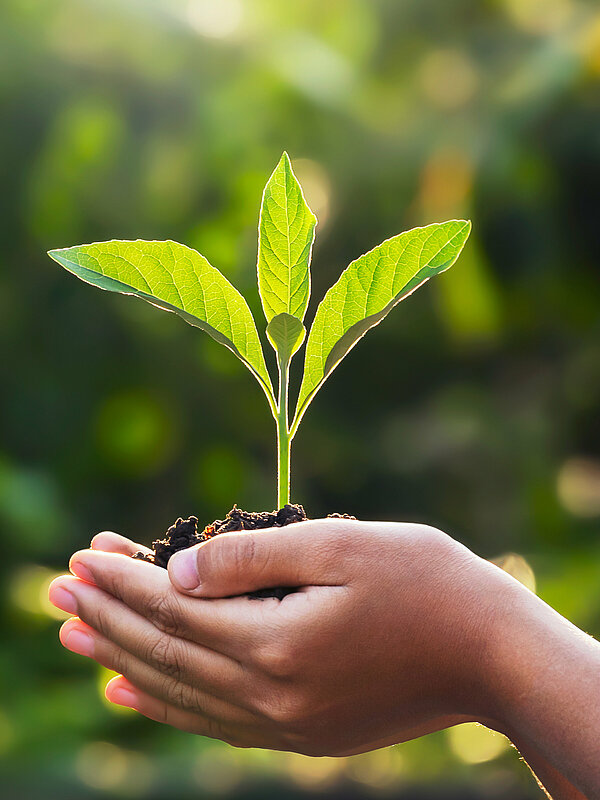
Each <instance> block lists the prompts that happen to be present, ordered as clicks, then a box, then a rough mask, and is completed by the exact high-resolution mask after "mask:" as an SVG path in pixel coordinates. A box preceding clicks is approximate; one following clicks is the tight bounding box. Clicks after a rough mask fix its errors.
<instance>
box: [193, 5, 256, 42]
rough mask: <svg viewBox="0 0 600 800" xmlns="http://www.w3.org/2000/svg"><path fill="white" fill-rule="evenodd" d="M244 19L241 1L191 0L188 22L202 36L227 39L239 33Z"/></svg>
mask: <svg viewBox="0 0 600 800" xmlns="http://www.w3.org/2000/svg"><path fill="white" fill-rule="evenodd" d="M242 19H243V6H242V4H241V2H240V0H189V2H188V5H187V20H188V22H189V24H190V25H191V27H192V28H194V30H195V31H197V32H198V33H199V34H201V35H202V36H207V37H209V38H212V39H225V38H227V37H228V36H232V35H233V34H234V33H236V32H237V31H238V29H239V28H240V26H241V23H242Z"/></svg>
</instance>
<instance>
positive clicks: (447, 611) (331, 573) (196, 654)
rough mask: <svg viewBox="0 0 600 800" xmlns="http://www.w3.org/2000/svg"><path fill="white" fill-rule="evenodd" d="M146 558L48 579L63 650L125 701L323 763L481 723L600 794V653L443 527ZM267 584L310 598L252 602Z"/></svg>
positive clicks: (307, 531)
mask: <svg viewBox="0 0 600 800" xmlns="http://www.w3.org/2000/svg"><path fill="white" fill-rule="evenodd" d="M292 530H293V531H294V533H293V535H292V533H291V531H292ZM138 549H140V546H139V545H137V544H134V543H132V542H130V541H129V540H127V539H124V538H123V537H121V536H118V535H117V534H113V533H102V534H99V535H98V536H96V537H95V538H94V539H93V541H92V548H91V549H90V550H84V551H80V552H78V553H75V555H74V556H73V557H72V559H71V563H70V569H71V572H72V573H73V575H72V576H62V577H60V578H57V579H56V580H55V581H54V582H53V584H52V586H51V587H50V599H51V601H52V602H53V603H54V604H55V605H56V606H58V607H59V608H62V609H63V610H65V611H67V612H68V613H72V614H76V615H77V616H75V617H74V618H73V619H70V620H68V621H67V622H66V623H65V624H64V625H63V627H62V629H61V631H60V638H61V642H62V643H63V645H64V646H65V647H67V648H68V649H70V650H72V651H73V652H76V653H79V654H81V655H85V656H88V657H90V658H93V659H95V660H96V661H98V662H99V663H101V664H103V665H104V666H106V667H108V668H110V669H112V670H115V671H116V672H118V673H120V675H119V677H117V678H114V679H113V680H112V681H111V682H110V683H109V684H108V686H107V689H106V695H107V697H108V699H109V700H111V701H112V702H115V703H118V704H121V705H127V706H130V707H131V708H134V709H136V710H137V711H139V712H140V713H141V714H144V715H145V716H147V717H150V718H151V719H154V720H157V721H160V722H165V723H167V724H169V725H173V726H174V727H177V728H180V729H181V730H185V731H189V732H192V733H196V734H201V735H205V736H210V737H213V738H217V739H222V740H223V741H226V742H228V743H230V744H232V745H235V746H237V747H262V748H268V749H274V750H291V751H295V752H300V753H305V754H308V755H312V756H323V755H328V756H343V755H351V754H355V753H362V752H365V751H368V750H373V749H376V748H379V747H384V746H386V745H391V744H395V743H399V742H404V741H407V740H409V739H414V738H416V737H419V736H422V735H424V734H427V733H430V732H432V731H436V730H441V729H443V728H447V727H450V726H452V725H456V724H458V723H461V722H467V721H479V722H481V723H483V724H485V725H487V726H488V727H491V728H494V729H495V730H497V731H500V732H501V733H503V734H505V735H506V736H508V738H509V739H510V740H511V741H512V742H513V743H514V744H515V746H516V747H517V748H518V749H519V750H520V752H521V753H522V755H523V756H524V758H525V759H526V760H527V761H528V763H529V764H530V766H531V768H532V770H534V771H535V773H536V775H537V777H538V780H539V781H540V784H541V785H543V787H544V789H545V790H546V792H547V794H548V796H551V797H553V798H555V800H578V799H579V798H585V797H588V798H597V797H600V759H599V758H598V743H597V742H598V734H599V732H600V702H599V701H600V644H598V642H596V641H594V640H593V639H592V638H591V637H589V636H587V635H586V634H584V633H582V632H581V631H579V630H578V629H577V628H575V627H574V626H572V625H571V624H570V623H569V622H568V621H567V620H565V619H564V618H563V617H561V616H560V615H559V614H557V613H556V612H555V611H553V610H552V609H551V608H550V607H549V606H547V605H546V604H545V603H543V601H541V600H540V599H539V598H537V597H536V596H535V595H533V594H532V593H531V592H529V591H528V590H527V589H525V588H524V587H523V586H521V584H519V583H518V582H517V581H515V580H513V579H512V578H511V577H510V576H509V575H507V574H506V573H505V572H503V571H502V570H500V569H498V568H497V567H495V566H494V565H492V564H490V563H489V562H487V561H484V560H482V559H480V558H479V557H478V556H476V555H474V554H473V553H472V552H470V551H469V550H468V549H467V548H465V547H463V546H462V545H460V544H459V543H458V542H456V541H454V540H453V539H451V538H450V537H448V536H446V535H445V534H444V533H442V532H441V531H439V530H436V529H435V528H430V527H428V526H423V525H413V524H406V523H382V522H359V521H351V520H338V519H327V520H314V521H310V522H304V523H302V535H301V536H300V535H298V532H297V531H295V526H293V528H287V529H286V528H284V529H271V530H266V531H259V532H256V533H241V534H235V533H234V534H221V535H220V536H218V537H215V538H214V539H212V540H209V541H208V542H206V543H204V544H202V545H199V546H197V547H195V548H191V549H190V550H187V551H184V552H181V553H178V554H176V555H175V556H174V557H173V558H172V559H171V562H170V564H169V571H168V572H167V571H166V570H163V569H160V568H158V567H155V566H154V565H152V564H148V563H146V562H141V561H134V560H132V559H130V558H128V556H129V555H130V554H131V553H133V552H135V551H137V550H138ZM142 549H143V548H142ZM198 581H200V584H199V585H196V586H194V584H198ZM270 586H298V587H301V588H300V589H299V591H298V592H296V593H294V594H291V595H289V596H287V597H285V598H284V599H283V600H282V601H279V600H277V599H275V598H270V599H266V600H263V601H257V600H251V599H249V598H248V597H245V596H241V595H243V594H244V593H246V592H249V591H253V590H256V589H260V588H265V587H270Z"/></svg>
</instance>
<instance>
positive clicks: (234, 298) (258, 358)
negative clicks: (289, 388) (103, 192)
mask: <svg viewBox="0 0 600 800" xmlns="http://www.w3.org/2000/svg"><path fill="white" fill-rule="evenodd" d="M48 255H50V256H51V258H53V259H54V260H55V261H57V262H58V263H59V264H61V266H63V267H64V268H65V269H67V270H68V271H69V272H72V273H73V274H74V275H76V276H77V277H78V278H81V280H83V281H86V283H91V284H93V285H94V286H98V287H99V288H100V289H106V290H108V291H110V292H120V293H122V294H132V295H135V296H136V297H141V298H142V299H143V300H146V301H147V302H149V303H152V305H154V306H157V307H158V308H162V309H164V310H165V311H173V312H175V314H178V315H179V316H180V317H181V318H182V319H184V320H185V321H186V322H187V323H189V324H190V325H194V326H195V327H197V328H200V329H201V330H203V331H206V333H208V334H209V335H210V336H212V338H213V339H215V340H216V341H217V342H220V344H223V345H225V347H228V348H229V349H230V350H231V351H232V352H233V353H235V354H236V356H238V358H240V359H241V360H242V361H243V363H244V364H245V365H246V366H247V367H248V369H249V370H250V371H251V372H252V373H253V375H254V376H255V377H256V378H257V379H258V381H259V382H260V384H261V386H262V388H263V389H264V391H265V393H266V394H267V398H268V399H269V404H271V399H273V402H274V398H273V388H272V385H271V379H270V378H269V373H268V372H267V367H266V364H265V359H264V355H263V351H262V347H261V344H260V340H259V338H258V332H257V330H256V325H255V323H254V318H253V317H252V313H251V311H250V309H249V308H248V304H247V303H246V301H245V300H244V298H243V297H242V295H241V294H240V293H239V292H238V290H237V289H235V288H234V287H233V286H232V285H231V283H229V281H228V280H227V279H226V278H225V277H224V276H223V275H222V274H221V273H220V272H219V270H218V269H215V267H213V266H211V265H210V264H209V263H208V261H207V260H206V259H205V258H204V256H201V255H200V253H198V252H196V250H192V249H191V248H190V247H186V246H185V245H183V244H178V243H177V242H171V241H166V242H147V241H143V240H141V239H137V240H136V241H117V240H115V241H111V242H96V243H94V244H86V245H81V246H79V247H68V248H66V249H64V250H50V252H49V254H48Z"/></svg>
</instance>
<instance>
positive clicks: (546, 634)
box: [492, 586, 600, 800]
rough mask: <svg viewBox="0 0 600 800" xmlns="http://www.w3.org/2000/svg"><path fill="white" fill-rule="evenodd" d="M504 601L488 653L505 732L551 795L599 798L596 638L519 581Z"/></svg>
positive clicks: (599, 648) (599, 661)
mask: <svg viewBox="0 0 600 800" xmlns="http://www.w3.org/2000/svg"><path fill="white" fill-rule="evenodd" d="M503 606H504V608H503V610H502V613H501V614H500V615H499V621H498V625H497V627H496V629H495V631H494V639H495V646H494V647H493V649H492V652H493V654H494V663H493V683H494V685H495V696H496V698H499V700H498V702H497V708H496V715H497V718H498V719H500V720H501V725H502V726H503V727H504V732H505V733H506V735H507V736H508V737H509V738H510V739H511V741H513V742H514V743H515V745H516V746H517V747H518V748H519V750H520V752H521V753H522V755H523V757H524V758H525V760H526V761H528V763H529V764H530V766H531V768H532V770H533V771H534V772H535V773H536V774H537V776H538V778H539V779H540V781H541V782H542V783H543V784H544V786H545V788H546V789H547V790H548V791H549V792H550V794H551V795H552V796H553V797H554V798H555V800H571V798H579V797H589V798H593V797H600V745H599V740H600V644H599V643H598V642H596V641H595V640H594V639H592V638H591V637H589V636H587V635H586V634H584V633H582V631H580V630H578V629H577V628H575V627H574V626H573V625H571V623H569V622H568V621H567V620H565V619H564V618H563V617H561V616H560V615H559V614H558V613H557V612H555V611H554V610H553V609H551V608H550V607H549V606H547V605H546V604H545V603H543V602H542V601H541V600H540V599H539V598H537V597H535V596H534V595H532V594H530V593H529V592H527V591H526V590H524V589H522V588H521V587H517V586H515V587H511V588H510V589H509V591H507V593H506V594H505V595H504V598H503ZM563 776H564V778H563ZM578 792H579V793H580V794H578Z"/></svg>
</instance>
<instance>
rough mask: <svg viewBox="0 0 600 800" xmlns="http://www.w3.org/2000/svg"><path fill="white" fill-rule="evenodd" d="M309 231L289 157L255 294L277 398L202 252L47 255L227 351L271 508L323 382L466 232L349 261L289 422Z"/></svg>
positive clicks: (242, 319)
mask: <svg viewBox="0 0 600 800" xmlns="http://www.w3.org/2000/svg"><path fill="white" fill-rule="evenodd" d="M316 223H317V220H316V217H315V215H314V214H313V213H312V211H311V210H310V208H309V207H308V205H307V203H306V201H305V199H304V195H303V193H302V188H301V186H300V184H299V183H298V180H297V179H296V176H295V175H294V172H293V170H292V166H291V164H290V159H289V157H288V155H287V153H284V154H283V155H282V156H281V160H280V161H279V163H278V165H277V166H276V167H275V170H274V172H273V174H272V175H271V177H270V178H269V180H268V182H267V185H266V186H265V190H264V193H263V198H262V205H261V209H260V219H259V225H258V262H257V271H258V290H259V293H260V299H261V302H262V306H263V309H264V313H265V317H266V320H267V327H266V334H267V338H268V340H269V342H270V343H271V345H272V347H273V349H274V350H275V354H276V359H277V370H278V391H277V396H276V395H275V393H274V391H273V384H272V383H271V378H270V376H269V372H268V370H267V366H266V363H265V358H264V354H263V349H262V346H261V343H260V339H259V336H258V331H257V329H256V324H255V322H254V318H253V316H252V313H251V311H250V309H249V307H248V304H247V303H246V300H245V299H244V298H243V297H242V295H241V294H240V293H239V292H238V291H237V289H235V288H234V287H233V286H232V285H231V283H230V282H229V281H228V280H227V279H226V278H225V277H224V276H223V275H222V274H221V273H220V272H219V270H218V269H216V268H215V267H213V266H211V264H209V262H208V261H207V260H206V258H205V257H204V256H202V255H200V253H198V252H196V251H195V250H192V249H191V248H189V247H186V246H185V245H183V244H178V243H177V242H172V241H166V242H154V241H143V240H141V239H137V240H135V241H119V240H114V241H110V242H97V243H94V244H87V245H80V246H78V247H68V248H65V249H63V250H51V251H50V252H49V255H50V256H51V257H52V258H53V259H54V260H55V261H57V262H58V263H59V264H61V265H62V266H63V267H64V268H65V269H67V270H68V271H69V272H72V273H73V274H74V275H76V276H77V277H78V278H81V280H83V281H86V282H87V283H91V284H93V285H94V286H98V287H99V288H100V289H106V290H108V291H111V292H120V293H122V294H131V295H134V296H136V297H141V298H142V299H143V300H146V301H147V302H148V303H151V304H152V305H155V306H157V307H158V308H162V309H164V310H166V311H173V312H174V313H176V314H178V315H179V316H180V317H182V318H183V319H184V320H185V321H186V322H188V323H189V324H190V325H194V326H195V327H197V328H200V329H201V330H203V331H206V333H208V334H209V335H210V336H212V337H213V339H215V340H216V341H217V342H220V343H221V344H223V345H225V347H228V348H229V349H230V350H231V351H232V352H233V353H235V355H236V356H237V357H238V358H239V359H240V360H241V361H242V363H243V364H245V366H246V367H247V368H248V369H249V370H250V372H251V373H252V374H253V375H254V377H255V378H256V380H257V381H258V383H259V384H260V386H261V388H262V390H263V391H264V393H265V396H266V398H267V402H268V404H269V408H270V409H271V413H272V414H273V417H274V419H275V424H276V429H277V455H278V471H277V474H278V492H277V503H278V508H282V507H283V506H284V505H285V504H286V503H289V499H290V446H291V442H292V439H293V438H294V436H295V434H296V432H297V430H298V426H299V425H300V422H301V420H302V418H303V416H304V414H305V413H306V410H307V408H308V406H309V405H310V403H311V402H312V400H313V398H314V397H315V395H316V393H317V392H318V391H319V389H320V388H321V386H322V385H323V383H324V382H325V380H326V379H327V378H328V377H329V375H331V373H332V372H333V370H334V369H335V368H336V367H337V365H338V364H339V363H340V361H341V360H342V359H343V358H344V356H345V355H346V354H347V353H348V352H350V350H351V349H352V348H353V347H354V345H355V344H356V343H357V342H358V340H359V339H361V338H362V337H363V336H364V335H365V333H366V332H367V331H368V330H369V329H370V328H373V327H374V326H375V325H378V324H379V323H380V322H381V321H382V319H383V318H384V317H385V316H386V315H387V314H388V313H389V312H390V311H391V310H392V308H393V307H394V306H395V305H396V304H397V303H399V302H400V301H401V300H403V299H404V298H405V297H408V295H409V294H411V293H412V292H414V291H415V289H417V288H418V287H419V286H421V285H422V284H423V283H425V281H427V280H429V278H431V277H433V276H434V275H438V274H439V273H440V272H443V271H444V270H446V269H448V268H449V267H451V266H452V264H454V262H455V261H456V259H457V258H458V255H459V254H460V251H461V250H462V248H463V246H464V244H465V242H466V240H467V238H468V236H469V233H470V230H471V223H470V222H469V221H467V220H450V221H449V222H440V223H435V224H433V225H427V226H426V227H424V228H414V229H413V230H410V231H406V232H405V233H401V234H399V235H398V236H394V237H392V238H391V239H386V241H384V242H382V243H381V244H380V245H378V246H377V247H375V248H374V249H373V250H370V251H369V252H368V253H365V255H363V256H360V258H357V259H356V261H353V262H352V263H351V264H350V265H349V266H348V267H347V268H346V269H345V270H344V272H343V273H342V275H341V276H340V278H339V280H338V281H337V283H335V284H334V285H333V286H332V287H331V288H330V289H329V291H328V292H327V293H326V294H325V297H324V298H323V300H322V301H321V303H320V304H319V307H318V308H317V312H316V314H315V318H314V320H313V323H312V326H311V329H310V333H309V335H308V340H307V342H306V352H305V356H304V374H303V378H302V383H301V386H300V392H299V395H298V398H297V402H296V407H295V411H294V414H293V416H292V418H291V420H290V416H289V411H288V408H289V398H288V388H289V374H290V372H289V370H290V363H291V360H292V358H293V356H294V354H295V353H296V352H297V351H298V350H299V348H300V347H301V345H302V344H303V342H304V339H305V336H306V328H305V327H304V324H303V320H304V316H305V314H306V309H307V307H308V301H309V298H310V260H311V253H312V245H313V241H314V237H315V226H316Z"/></svg>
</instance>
